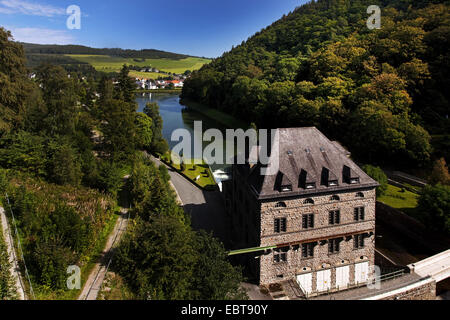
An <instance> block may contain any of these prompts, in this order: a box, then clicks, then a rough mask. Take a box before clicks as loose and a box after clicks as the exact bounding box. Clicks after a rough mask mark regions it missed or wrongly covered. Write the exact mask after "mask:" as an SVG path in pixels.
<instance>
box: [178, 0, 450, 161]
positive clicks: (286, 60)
mask: <svg viewBox="0 0 450 320" xmlns="http://www.w3.org/2000/svg"><path fill="white" fill-rule="evenodd" d="M369 5H379V6H380V7H381V9H382V12H381V29H379V30H369V29H368V28H367V25H366V22H367V20H368V17H369V14H367V8H368V6H369ZM449 8H450V2H449V1H437V0H436V1H417V0H392V1H374V0H369V1H366V0H351V1H350V0H318V1H315V2H310V3H308V4H305V5H303V6H301V7H298V8H296V9H295V10H294V11H293V12H292V13H290V14H288V15H286V16H283V17H282V18H281V19H280V20H278V21H276V22H275V23H273V24H272V25H271V26H269V27H267V28H265V29H263V30H261V31H260V32H258V33H256V34H255V35H254V36H252V37H251V38H249V39H248V40H247V41H246V42H243V43H242V44H241V45H238V46H236V47H235V48H233V49H232V50H231V51H230V52H226V53H224V54H223V56H222V57H220V58H218V59H215V60H214V61H213V62H211V63H210V64H208V65H205V66H204V67H203V68H202V69H200V70H199V71H197V72H194V73H193V75H192V77H191V78H190V79H189V80H188V81H186V83H185V86H184V89H183V96H182V97H183V98H184V99H192V100H196V101H199V102H201V103H204V104H206V105H209V106H210V107H213V108H218V109H221V110H224V111H226V112H230V113H233V114H234V115H236V116H238V117H240V118H242V119H244V120H247V121H248V122H249V123H250V122H254V123H255V124H256V125H257V126H258V127H259V128H263V127H287V126H312V125H314V126H317V127H318V128H319V129H321V130H322V131H323V132H324V133H326V134H327V135H328V136H329V137H330V138H333V139H338V140H340V141H341V142H343V143H345V145H346V146H348V147H349V148H350V149H351V151H352V152H353V153H354V154H355V155H356V156H357V157H358V158H359V159H360V160H363V161H370V162H379V163H382V162H389V163H390V164H394V163H396V164H405V165H409V166H417V165H424V164H426V163H428V160H429V159H430V157H434V156H441V155H445V156H447V158H448V154H445V149H446V148H445V146H444V147H442V146H438V147H436V148H434V150H435V151H434V152H435V153H434V154H433V148H432V146H431V143H432V139H431V136H430V133H431V134H433V135H434V136H435V137H442V136H444V137H445V136H446V135H448V133H449V120H448V117H447V115H448V114H449V100H450V96H449V90H448V88H450V83H449V77H448V74H449V71H450V50H449V49H450V46H449V40H450V10H449ZM445 140H446V139H444V141H445ZM433 142H434V140H433ZM439 148H440V149H442V150H444V151H442V152H441V150H439ZM447 149H448V148H447ZM442 153H443V154H442Z"/></svg>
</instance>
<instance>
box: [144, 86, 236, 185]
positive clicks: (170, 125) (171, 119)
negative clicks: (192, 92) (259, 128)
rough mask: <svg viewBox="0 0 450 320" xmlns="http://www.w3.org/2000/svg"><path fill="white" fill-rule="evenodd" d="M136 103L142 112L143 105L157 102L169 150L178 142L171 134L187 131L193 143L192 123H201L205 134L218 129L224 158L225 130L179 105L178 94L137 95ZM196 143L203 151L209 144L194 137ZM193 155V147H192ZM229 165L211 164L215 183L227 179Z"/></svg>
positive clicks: (211, 120) (216, 122)
mask: <svg viewBox="0 0 450 320" xmlns="http://www.w3.org/2000/svg"><path fill="white" fill-rule="evenodd" d="M136 102H137V103H138V105H139V108H138V111H139V112H142V111H143V110H144V107H145V105H146V104H147V103H148V102H157V103H158V105H159V111H160V114H161V117H162V118H163V124H164V125H163V132H162V133H163V136H164V138H165V139H166V140H167V142H168V143H169V146H170V148H173V147H174V146H175V145H177V144H178V143H179V142H178V141H172V140H171V137H172V132H173V131H175V130H176V129H180V128H184V129H187V130H188V131H189V132H190V133H191V137H192V142H193V143H194V121H202V125H203V127H202V129H203V132H205V131H206V130H208V129H211V128H215V129H219V130H220V131H221V132H222V134H223V139H221V140H222V141H221V143H218V145H220V146H222V150H219V151H222V153H223V154H224V157H225V150H226V149H225V145H226V143H225V141H226V139H225V130H226V129H227V128H225V127H224V126H223V125H222V124H221V123H220V122H218V121H216V120H214V119H211V118H209V117H206V116H205V115H203V114H201V113H199V112H197V111H195V110H193V109H191V108H189V106H188V105H187V106H183V105H181V104H180V98H179V96H178V94H173V93H142V94H141V93H139V94H137V96H136ZM196 138H197V139H198V141H196V142H197V143H201V144H202V146H203V149H204V148H205V147H206V146H207V145H208V144H210V143H211V142H204V141H202V139H201V138H199V137H196ZM192 154H193V147H192ZM225 160H226V159H225V158H224V161H223V163H225V162H226V161H225ZM230 168H231V166H230V165H226V164H213V165H211V170H212V171H213V174H214V177H215V178H216V181H217V182H219V183H220V181H223V180H226V179H228V178H229V172H230Z"/></svg>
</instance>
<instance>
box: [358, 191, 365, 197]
mask: <svg viewBox="0 0 450 320" xmlns="http://www.w3.org/2000/svg"><path fill="white" fill-rule="evenodd" d="M356 197H357V198H364V193H362V192H358V193H357V194H356Z"/></svg>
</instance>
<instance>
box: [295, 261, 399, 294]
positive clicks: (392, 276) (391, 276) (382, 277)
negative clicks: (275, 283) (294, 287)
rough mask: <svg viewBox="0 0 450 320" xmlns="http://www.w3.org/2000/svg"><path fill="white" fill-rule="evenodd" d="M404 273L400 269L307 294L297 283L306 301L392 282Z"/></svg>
mask: <svg viewBox="0 0 450 320" xmlns="http://www.w3.org/2000/svg"><path fill="white" fill-rule="evenodd" d="M405 273H406V270H405V269H404V268H401V269H398V270H396V271H393V272H390V273H385V274H381V275H380V276H375V277H372V278H369V280H368V281H366V282H359V283H351V284H348V285H346V286H345V287H339V286H332V287H329V288H328V289H327V290H326V291H313V292H308V291H307V290H305V288H303V287H302V286H301V284H300V283H298V282H297V283H298V285H299V287H300V289H301V291H302V293H303V295H304V297H305V298H306V299H310V298H313V297H317V296H320V295H331V294H333V293H337V292H343V291H347V290H352V289H357V288H362V287H364V286H367V285H370V284H375V283H378V282H383V281H388V280H394V279H397V278H399V277H402V276H403V275H404V274H405Z"/></svg>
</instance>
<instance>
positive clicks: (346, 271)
mask: <svg viewBox="0 0 450 320" xmlns="http://www.w3.org/2000/svg"><path fill="white" fill-rule="evenodd" d="M349 283H350V266H343V267H339V268H336V287H337V288H347V286H348V284H349Z"/></svg>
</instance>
